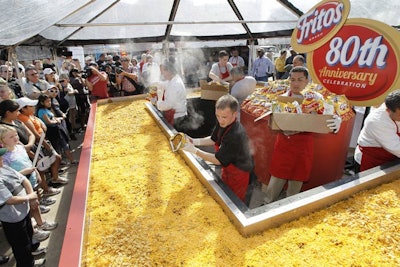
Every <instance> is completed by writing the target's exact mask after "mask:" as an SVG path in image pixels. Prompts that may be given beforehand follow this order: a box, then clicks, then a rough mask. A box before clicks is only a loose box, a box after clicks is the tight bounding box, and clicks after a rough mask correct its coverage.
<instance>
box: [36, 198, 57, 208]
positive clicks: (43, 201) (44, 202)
mask: <svg viewBox="0 0 400 267" xmlns="http://www.w3.org/2000/svg"><path fill="white" fill-rule="evenodd" d="M54 203H56V200H55V199H54V198H49V197H45V198H42V199H40V201H39V204H40V205H43V206H50V205H53V204H54Z"/></svg>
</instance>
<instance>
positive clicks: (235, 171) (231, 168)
mask: <svg viewBox="0 0 400 267" xmlns="http://www.w3.org/2000/svg"><path fill="white" fill-rule="evenodd" d="M234 123H235V122H233V123H232V124H231V125H230V126H229V128H228V129H226V131H225V132H224V134H223V135H222V136H221V137H219V138H218V140H217V142H215V144H214V148H215V151H216V152H218V151H219V147H220V145H221V141H222V138H223V137H224V136H225V134H227V133H228V132H229V130H230V129H231V127H232V126H233V124H234ZM218 136H219V134H218ZM221 179H222V181H223V182H224V183H225V184H226V185H227V186H228V187H229V188H230V189H231V190H232V191H233V193H235V195H236V196H238V197H239V198H240V199H241V200H242V201H244V200H245V199H244V198H245V196H246V191H247V186H248V185H249V179H250V173H249V172H246V171H243V170H241V169H239V168H237V167H236V166H235V165H233V164H232V163H231V164H229V165H228V166H226V167H224V166H222V173H221Z"/></svg>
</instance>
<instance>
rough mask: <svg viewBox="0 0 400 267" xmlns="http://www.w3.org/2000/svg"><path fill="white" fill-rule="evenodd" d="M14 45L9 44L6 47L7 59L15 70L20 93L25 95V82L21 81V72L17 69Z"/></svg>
mask: <svg viewBox="0 0 400 267" xmlns="http://www.w3.org/2000/svg"><path fill="white" fill-rule="evenodd" d="M15 50H16V46H11V47H10V48H9V49H8V60H9V61H11V63H12V65H13V66H14V67H15V71H16V73H17V78H18V84H19V86H20V87H21V90H22V94H23V95H26V90H25V84H24V82H23V81H22V76H21V72H20V71H19V66H18V60H17V53H16V52H15Z"/></svg>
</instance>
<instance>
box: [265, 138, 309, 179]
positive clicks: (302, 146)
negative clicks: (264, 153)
mask: <svg viewBox="0 0 400 267" xmlns="http://www.w3.org/2000/svg"><path fill="white" fill-rule="evenodd" d="M313 151H314V136H313V135H312V133H308V132H304V133H298V134H294V135H289V136H286V135H284V134H283V133H279V134H278V135H277V137H276V141H275V146H274V152H273V154H272V155H273V156H272V160H271V164H270V168H269V172H270V174H271V175H273V176H275V177H277V178H281V179H286V180H295V181H303V182H305V181H308V179H310V173H311V168H312V162H313Z"/></svg>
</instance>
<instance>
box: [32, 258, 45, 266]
mask: <svg viewBox="0 0 400 267" xmlns="http://www.w3.org/2000/svg"><path fill="white" fill-rule="evenodd" d="M45 262H46V259H38V260H35V264H34V265H33V267H42V266H44V264H45Z"/></svg>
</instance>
